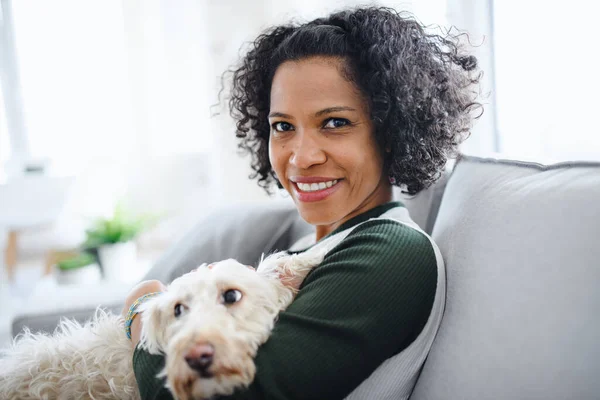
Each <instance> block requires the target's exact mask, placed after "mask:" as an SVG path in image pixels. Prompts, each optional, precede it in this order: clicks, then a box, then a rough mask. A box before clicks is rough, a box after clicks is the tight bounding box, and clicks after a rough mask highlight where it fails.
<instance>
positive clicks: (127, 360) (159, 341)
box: [0, 252, 324, 400]
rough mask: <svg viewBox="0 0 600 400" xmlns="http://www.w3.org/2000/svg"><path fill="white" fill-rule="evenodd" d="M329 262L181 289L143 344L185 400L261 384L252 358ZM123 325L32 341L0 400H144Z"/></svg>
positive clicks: (297, 260) (17, 357) (13, 356)
mask: <svg viewBox="0 0 600 400" xmlns="http://www.w3.org/2000/svg"><path fill="white" fill-rule="evenodd" d="M323 256H324V252H313V253H303V254H298V255H291V256H290V255H287V254H285V253H277V254H274V255H271V256H269V257H267V258H266V259H264V260H262V261H261V263H260V265H259V267H258V268H257V270H256V271H254V270H253V269H252V268H251V267H248V266H245V265H242V264H240V263H238V262H237V261H235V260H231V259H230V260H225V261H221V262H218V263H215V264H212V265H210V266H208V265H206V264H204V265H202V266H200V267H199V268H197V269H196V270H194V271H192V272H190V273H188V274H186V275H184V276H182V277H180V278H177V279H175V280H174V281H173V282H172V283H171V285H169V287H168V289H167V291H166V292H164V293H163V294H161V295H159V296H156V297H153V298H151V299H150V300H148V301H147V302H146V303H144V304H143V305H142V306H141V310H143V311H144V312H143V314H142V321H143V328H142V334H141V340H140V344H141V346H143V347H144V348H145V349H147V350H148V351H149V352H150V353H153V354H157V353H164V354H165V357H166V366H165V368H164V370H163V371H162V372H161V373H160V375H159V376H161V377H165V378H166V382H167V384H166V386H167V387H168V388H169V390H170V391H171V392H172V393H173V395H174V397H176V398H178V399H208V398H210V397H212V396H214V395H225V394H230V393H232V392H233V391H234V389H235V388H238V387H243V386H247V385H249V384H250V383H251V382H252V380H253V379H254V374H255V365H254V362H253V358H254V356H255V355H256V351H257V349H258V347H259V346H260V345H261V344H263V343H264V342H265V341H266V340H267V338H268V336H269V334H270V332H271V330H272V328H273V324H274V321H275V319H276V317H277V314H278V313H279V311H281V310H283V309H285V308H286V307H287V306H288V305H289V304H290V303H291V301H292V299H293V297H294V295H295V293H296V289H295V288H297V287H298V286H299V284H300V282H302V280H304V278H305V277H306V275H307V274H308V272H309V271H310V270H311V269H312V268H313V267H314V266H316V265H318V264H319V263H320V262H321V261H322V259H323ZM123 326H124V321H123V318H122V317H121V316H117V315H112V314H108V313H106V312H104V311H102V310H98V311H97V312H96V315H95V317H94V318H93V320H92V321H90V322H88V323H86V324H85V325H80V324H79V323H77V322H75V321H70V320H63V321H62V322H61V324H60V327H59V328H58V329H57V331H56V332H55V333H54V334H53V335H52V336H49V335H44V334H32V333H31V332H29V331H25V332H24V333H23V334H21V335H19V337H17V339H15V341H14V343H13V345H12V347H10V348H8V349H6V350H4V351H2V353H3V354H0V399H3V400H5V399H6V400H13V399H19V400H26V399H96V400H101V399H120V400H122V399H138V398H139V392H138V389H137V385H136V381H135V377H134V374H133V368H132V356H133V349H132V347H131V342H130V341H129V339H127V337H126V336H125V330H124V327H123Z"/></svg>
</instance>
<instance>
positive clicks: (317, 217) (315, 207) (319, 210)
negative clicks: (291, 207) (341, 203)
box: [296, 200, 343, 226]
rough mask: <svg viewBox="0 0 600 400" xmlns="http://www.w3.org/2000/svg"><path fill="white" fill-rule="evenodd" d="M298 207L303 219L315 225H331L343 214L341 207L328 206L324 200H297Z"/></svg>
mask: <svg viewBox="0 0 600 400" xmlns="http://www.w3.org/2000/svg"><path fill="white" fill-rule="evenodd" d="M319 203H321V204H319ZM296 208H297V209H298V213H299V214H300V216H301V217H302V219H303V220H304V221H306V222H307V223H309V224H311V225H314V226H317V225H331V224H333V223H335V222H337V221H339V220H340V219H341V218H342V216H341V214H343V212H340V209H339V208H337V210H333V208H334V207H330V206H326V205H324V204H322V202H315V203H304V202H300V201H297V200H296Z"/></svg>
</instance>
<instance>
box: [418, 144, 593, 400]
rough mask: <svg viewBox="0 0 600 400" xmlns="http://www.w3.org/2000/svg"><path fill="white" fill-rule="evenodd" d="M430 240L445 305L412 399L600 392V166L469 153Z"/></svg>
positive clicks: (542, 396)
mask: <svg viewBox="0 0 600 400" xmlns="http://www.w3.org/2000/svg"><path fill="white" fill-rule="evenodd" d="M433 238H434V240H435V241H436V242H437V244H438V245H439V247H440V249H441V251H442V254H443V256H444V259H445V262H446V270H447V303H446V311H445V314H444V318H443V320H442V324H441V326H440V330H439V331H438V335H437V337H436V339H435V342H434V344H433V347H432V350H431V352H430V354H429V357H428V359H427V361H426V363H425V365H424V368H423V370H422V373H421V376H420V378H419V381H418V382H417V386H416V387H415V390H414V392H413V395H412V397H411V399H412V400H424V399H428V400H438V399H439V400H446V399H462V400H468V399H473V400H475V399H477V400H481V399H544V400H548V399H567V398H568V399H597V398H598V394H599V393H600V379H598V372H599V371H600V341H599V338H600V319H599V318H598V317H599V316H600V290H599V288H600V244H599V243H598V241H599V240H600V163H583V162H582V163H562V164H555V165H549V166H544V165H539V164H533V163H523V162H512V161H503V160H495V159H481V158H476V157H465V156H463V157H462V158H461V159H459V160H458V162H457V164H456V167H455V169H454V172H453V174H452V176H451V178H450V180H449V182H448V185H447V187H446V191H445V193H444V198H443V201H442V204H441V207H440V210H439V214H438V216H437V221H436V224H435V226H434V230H433Z"/></svg>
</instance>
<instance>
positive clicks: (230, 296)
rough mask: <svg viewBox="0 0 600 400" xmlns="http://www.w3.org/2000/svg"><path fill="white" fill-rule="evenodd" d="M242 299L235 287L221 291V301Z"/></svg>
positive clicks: (228, 302)
mask: <svg viewBox="0 0 600 400" xmlns="http://www.w3.org/2000/svg"><path fill="white" fill-rule="evenodd" d="M241 299H242V292H240V291H239V290H236V289H229V290H226V291H225V293H223V301H224V302H225V304H233V303H237V302H238V301H240V300H241Z"/></svg>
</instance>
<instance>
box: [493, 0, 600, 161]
mask: <svg viewBox="0 0 600 400" xmlns="http://www.w3.org/2000/svg"><path fill="white" fill-rule="evenodd" d="M594 4H595V3H594V2H589V1H582V0H574V1H570V2H568V3H556V2H548V1H542V0H529V1H516V0H502V1H494V43H495V61H496V62H495V66H496V72H495V75H496V85H495V86H496V100H497V121H498V131H499V136H500V141H501V149H500V150H501V151H502V152H506V153H507V154H511V155H513V154H514V155H521V156H524V157H528V158H538V157H541V158H545V157H548V158H550V159H561V160H576V159H600V128H599V127H598V126H599V125H598V123H597V116H598V110H600V97H599V96H598V93H600V76H599V75H598V61H599V60H598V51H597V49H598V37H599V35H598V23H597V12H595V7H596V6H595V5H594Z"/></svg>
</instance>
